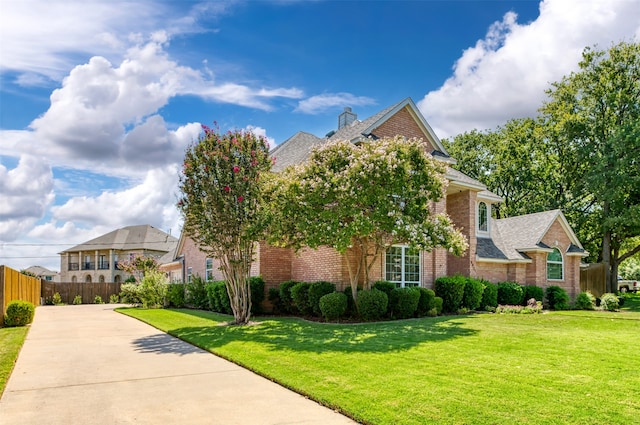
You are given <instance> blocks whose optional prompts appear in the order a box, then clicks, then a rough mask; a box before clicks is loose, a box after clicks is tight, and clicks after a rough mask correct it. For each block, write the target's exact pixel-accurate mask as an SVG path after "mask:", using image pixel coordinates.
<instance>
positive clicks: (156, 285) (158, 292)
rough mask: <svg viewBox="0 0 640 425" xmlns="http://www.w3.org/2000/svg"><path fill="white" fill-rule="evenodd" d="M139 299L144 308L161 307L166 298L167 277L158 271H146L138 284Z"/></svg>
mask: <svg viewBox="0 0 640 425" xmlns="http://www.w3.org/2000/svg"><path fill="white" fill-rule="evenodd" d="M139 294H140V300H141V301H142V307H144V308H161V307H164V304H165V302H166V299H167V277H166V276H165V274H164V273H162V272H160V271H151V272H148V273H147V274H146V275H145V276H144V277H143V278H142V281H141V282H140V285H139Z"/></svg>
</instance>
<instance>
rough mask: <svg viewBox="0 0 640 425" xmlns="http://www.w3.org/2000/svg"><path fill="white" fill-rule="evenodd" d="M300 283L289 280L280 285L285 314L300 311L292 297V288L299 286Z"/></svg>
mask: <svg viewBox="0 0 640 425" xmlns="http://www.w3.org/2000/svg"><path fill="white" fill-rule="evenodd" d="M298 283H299V282H298V281H295V280H287V281H285V282H282V283H281V284H280V300H281V301H282V306H283V309H284V310H283V311H284V312H285V313H297V312H298V310H297V309H296V306H295V304H294V302H293V297H292V296H291V288H293V287H294V286H295V285H297V284H298Z"/></svg>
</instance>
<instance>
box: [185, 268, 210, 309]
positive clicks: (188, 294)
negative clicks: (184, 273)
mask: <svg viewBox="0 0 640 425" xmlns="http://www.w3.org/2000/svg"><path fill="white" fill-rule="evenodd" d="M184 303H185V304H186V305H188V306H189V307H193V308H199V309H203V310H206V309H207V308H209V299H208V298H207V282H206V281H205V280H204V279H203V278H201V277H200V276H198V275H196V276H193V277H192V278H191V282H187V283H185V284H184Z"/></svg>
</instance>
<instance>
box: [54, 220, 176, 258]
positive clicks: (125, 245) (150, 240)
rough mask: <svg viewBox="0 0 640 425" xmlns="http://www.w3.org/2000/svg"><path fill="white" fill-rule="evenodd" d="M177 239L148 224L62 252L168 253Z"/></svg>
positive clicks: (120, 230)
mask: <svg viewBox="0 0 640 425" xmlns="http://www.w3.org/2000/svg"><path fill="white" fill-rule="evenodd" d="M177 243H178V239H176V238H175V237H173V236H171V235H169V234H167V233H165V232H163V231H162V230H159V229H156V228H155V227H153V226H150V225H148V224H143V225H138V226H127V227H123V228H121V229H117V230H114V231H112V232H109V233H106V234H104V235H102V236H99V237H97V238H95V239H91V240H89V241H87V242H84V243H81V244H80V245H76V246H74V247H72V248H69V249H67V250H64V251H62V253H65V252H78V251H96V250H101V249H115V250H120V251H132V250H149V251H161V252H170V251H172V250H173V249H174V248H175V245H176V244H177Z"/></svg>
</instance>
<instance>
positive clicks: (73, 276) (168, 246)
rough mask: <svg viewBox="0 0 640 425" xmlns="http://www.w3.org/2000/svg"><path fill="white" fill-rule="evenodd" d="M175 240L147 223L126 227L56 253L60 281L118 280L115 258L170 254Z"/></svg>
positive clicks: (123, 276) (121, 278)
mask: <svg viewBox="0 0 640 425" xmlns="http://www.w3.org/2000/svg"><path fill="white" fill-rule="evenodd" d="M177 243H178V239H176V238H175V237H173V236H171V235H169V234H167V233H165V232H163V231H162V230H159V229H156V228H155V227H153V226H150V225H138V226H127V227H123V228H121V229H117V230H114V231H112V232H109V233H106V234H104V235H102V236H99V237H97V238H95V239H91V240H89V241H87V242H84V243H81V244H80V245H76V246H74V247H72V248H69V249H67V250H64V251H62V252H61V253H60V279H59V280H60V281H61V282H122V281H124V280H126V279H127V278H128V277H129V274H128V273H126V272H124V271H122V270H120V269H119V268H118V262H119V261H130V260H132V259H134V258H135V257H137V256H145V257H154V258H157V259H160V258H162V257H163V256H166V255H167V254H169V253H170V255H171V257H173V253H174V252H175V247H176V244H177Z"/></svg>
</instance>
